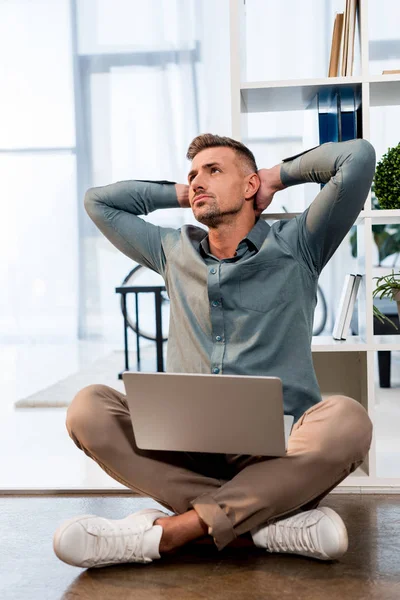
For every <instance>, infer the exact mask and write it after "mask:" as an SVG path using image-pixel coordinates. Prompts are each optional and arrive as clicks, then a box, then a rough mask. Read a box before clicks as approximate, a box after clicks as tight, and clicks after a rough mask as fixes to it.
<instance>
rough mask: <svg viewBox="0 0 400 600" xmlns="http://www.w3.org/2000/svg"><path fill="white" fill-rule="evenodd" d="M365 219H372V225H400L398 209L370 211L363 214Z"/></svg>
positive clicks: (399, 210) (399, 211)
mask: <svg viewBox="0 0 400 600" xmlns="http://www.w3.org/2000/svg"><path fill="white" fill-rule="evenodd" d="M365 216H366V217H370V218H371V219H372V224H373V225H385V224H386V223H400V209H393V210H379V209H375V210H370V211H368V213H365Z"/></svg>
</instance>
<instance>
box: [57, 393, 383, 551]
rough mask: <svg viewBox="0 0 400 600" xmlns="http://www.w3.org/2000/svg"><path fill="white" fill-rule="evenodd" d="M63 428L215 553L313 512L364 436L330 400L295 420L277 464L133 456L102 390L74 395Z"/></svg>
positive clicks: (339, 401)
mask: <svg viewBox="0 0 400 600" xmlns="http://www.w3.org/2000/svg"><path fill="white" fill-rule="evenodd" d="M67 429H68V432H69V435H70V436H71V438H72V439H73V441H74V442H75V444H76V445H77V446H78V448H80V449H81V450H83V452H85V454H87V455H88V456H90V457H91V458H92V459H93V460H95V461H96V462H97V463H98V464H99V465H100V467H101V468H102V469H104V471H106V473H108V474H109V475H110V476H111V477H113V478H114V479H116V480H117V481H119V482H120V483H122V484H124V485H125V486H127V487H128V488H130V489H132V490H134V491H135V492H137V493H139V494H140V495H142V496H148V497H151V498H153V499H154V500H156V501H157V502H159V503H160V504H161V505H163V506H164V507H166V508H167V509H168V510H170V511H172V512H174V513H176V514H182V513H184V512H186V511H188V510H192V509H194V510H195V511H196V512H197V513H198V515H199V516H200V518H201V519H202V520H203V521H204V522H205V523H206V524H207V525H208V533H209V534H210V535H211V536H212V537H213V539H214V542H215V545H216V546H217V548H218V549H219V550H222V548H224V547H225V546H226V545H227V544H229V543H230V542H231V541H232V540H234V539H235V538H236V537H237V536H239V535H242V534H244V533H246V532H248V531H250V530H251V529H253V528H254V527H256V526H257V525H260V524H262V523H268V522H272V521H273V520H276V519H277V518H279V517H283V516H284V515H285V516H286V515H289V514H290V513H294V512H296V511H298V510H308V509H311V508H313V507H316V506H318V504H319V502H320V500H321V499H322V498H323V497H324V496H326V494H328V493H329V492H330V491H331V490H332V489H333V488H334V487H336V485H337V484H338V483H339V482H340V481H342V480H343V479H345V477H347V475H349V473H351V472H352V471H354V470H355V469H356V468H357V467H358V466H359V465H360V464H361V463H362V461H363V459H364V457H365V456H366V454H367V453H368V450H369V447H370V444H371V437H372V423H371V421H370V419H369V417H368V414H367V412H366V411H365V409H364V408H363V407H362V406H361V404H359V403H358V402H357V401H355V400H353V399H352V398H349V397H347V396H331V397H329V398H327V399H326V400H323V401H321V402H319V403H318V404H316V405H315V406H313V407H312V408H310V409H309V410H307V411H306V412H305V413H304V414H303V416H302V417H301V418H300V419H299V421H297V423H296V424H295V425H294V427H293V430H292V433H291V436H290V439H289V444H288V450H287V454H286V456H285V457H282V458H265V457H263V456H250V455H233V454H211V453H201V452H192V453H188V452H173V451H159V450H140V449H139V448H137V446H136V442H135V436H134V434H133V430H132V424H131V419H130V416H129V410H128V407H127V403H126V398H125V396H124V395H123V394H121V393H120V392H118V391H116V390H114V389H112V388H110V387H108V386H105V385H90V386H87V387H85V388H83V389H82V390H81V391H80V392H78V394H77V395H76V396H75V398H74V399H73V401H72V403H71V405H70V407H69V409H68V412H67Z"/></svg>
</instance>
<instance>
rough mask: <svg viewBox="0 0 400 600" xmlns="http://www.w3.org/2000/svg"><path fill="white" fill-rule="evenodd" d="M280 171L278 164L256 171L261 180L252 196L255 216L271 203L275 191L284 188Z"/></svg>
mask: <svg viewBox="0 0 400 600" xmlns="http://www.w3.org/2000/svg"><path fill="white" fill-rule="evenodd" d="M280 171H281V165H280V164H279V165H275V167H272V168H271V169H260V170H259V171H257V174H258V176H259V178H260V182H261V185H260V187H259V189H258V192H257V194H256V195H255V198H254V210H255V213H256V216H257V217H259V216H260V215H261V213H262V212H263V211H264V210H265V209H266V208H267V207H268V206H269V205H270V204H271V202H272V200H273V197H274V195H275V193H276V192H278V191H279V190H283V189H284V187H285V186H284V185H283V184H282V181H281V176H280Z"/></svg>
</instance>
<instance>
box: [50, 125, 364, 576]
mask: <svg viewBox="0 0 400 600" xmlns="http://www.w3.org/2000/svg"><path fill="white" fill-rule="evenodd" d="M187 158H188V159H190V160H191V161H192V164H191V169H190V173H189V176H188V185H183V184H174V183H172V182H166V181H160V182H148V181H122V182H118V183H115V184H111V185H107V186H104V187H100V188H94V189H90V190H89V191H88V192H87V193H86V196H85V207H86V210H87V212H88V214H89V215H90V217H91V218H92V219H93V221H94V222H95V224H96V225H97V226H98V228H99V229H100V230H101V231H102V232H103V233H104V235H105V236H106V237H107V238H108V239H109V240H110V241H111V242H112V243H113V244H114V245H115V246H116V247H117V248H118V249H119V250H120V251H121V252H123V253H124V254H126V255H127V256H129V257H130V258H132V259H133V260H135V261H137V262H139V263H141V264H142V265H145V266H147V267H149V268H150V269H153V270H154V271H157V272H158V273H160V274H161V275H162V276H163V277H164V279H165V283H166V287H167V290H168V294H169V298H170V331H169V343H168V357H167V371H169V372H186V373H214V374H215V376H216V377H218V376H222V375H223V374H238V375H240V374H243V375H264V376H267V375H274V376H278V377H280V378H281V379H282V382H283V392H284V409H285V413H286V414H291V415H294V416H295V425H294V427H293V430H292V433H291V436H290V439H289V444H288V450H287V454H286V456H285V457H282V458H266V457H263V456H249V455H222V454H207V453H187V452H161V451H145V450H140V449H138V448H137V446H136V443H135V438H134V434H133V431H132V425H131V421H130V416H129V411H128V408H127V404H126V400H125V396H124V395H123V394H121V393H119V392H117V391H116V390H113V389H112V388H110V387H107V386H103V385H91V386H88V387H86V388H84V389H83V390H81V391H80V392H79V393H78V394H77V395H76V397H75V398H74V400H73V402H72V404H71V406H70V408H69V410H68V415H67V428H68V431H69V434H70V436H71V438H72V439H73V440H74V442H75V443H76V445H77V446H78V447H79V448H80V449H82V450H83V451H84V452H85V453H86V454H87V455H88V456H90V457H91V458H93V459H94V460H95V461H96V462H97V463H98V464H99V465H100V466H101V467H102V468H103V469H104V470H105V471H106V472H107V473H109V475H111V477H113V478H114V479H116V480H117V481H120V482H121V483H123V484H124V485H126V486H127V487H129V488H131V489H133V490H135V491H137V492H139V493H141V494H142V495H145V496H149V497H151V498H153V499H154V500H156V501H157V502H159V503H160V504H161V505H163V506H165V507H166V508H167V509H169V510H170V511H171V512H172V513H175V514H173V515H172V516H169V515H168V514H167V513H164V512H163V511H159V510H152V509H147V510H144V511H139V512H137V513H134V514H133V515H130V516H128V517H126V518H125V519H122V520H115V521H113V520H109V519H103V518H100V517H96V516H94V515H84V516H80V517H76V518H73V519H71V520H69V521H67V522H66V523H64V524H62V525H61V526H60V527H59V529H58V530H57V531H56V533H55V535H54V550H55V552H56V554H57V556H58V557H59V558H60V559H62V560H64V561H65V562H67V563H69V564H72V565H77V566H81V567H91V566H96V567H99V566H104V565H108V564H115V563H119V562H146V563H148V562H152V561H153V560H154V559H158V558H161V557H162V556H163V554H165V553H169V552H175V551H176V550H177V548H180V547H181V546H183V545H184V544H187V543H188V542H190V541H193V540H196V539H198V538H202V537H205V536H211V538H212V540H213V541H214V543H215V545H216V546H217V548H218V549H219V550H221V549H222V548H224V547H225V546H227V545H228V544H230V543H232V542H233V541H234V540H235V539H236V538H238V537H239V536H242V538H247V539H248V541H249V542H250V543H254V544H255V545H256V546H259V547H261V548H265V549H266V550H267V551H269V552H288V553H297V554H302V555H305V556H310V557H314V558H317V559H320V560H331V559H336V558H339V557H340V556H342V555H343V553H344V552H346V550H347V545H348V541H347V532H346V527H345V525H344V523H343V521H342V519H341V518H340V516H339V515H337V514H336V513H335V512H334V511H333V510H331V509H329V508H320V507H319V502H320V501H321V499H322V498H323V497H324V496H326V495H327V494H328V493H329V492H330V491H331V490H332V489H333V488H334V487H336V485H337V484H338V483H339V482H340V481H342V480H343V479H344V478H345V477H347V475H348V474H349V473H351V472H352V471H354V470H355V469H356V468H357V467H358V466H359V465H360V464H361V463H362V461H363V459H364V457H365V456H366V454H367V452H368V450H369V447H370V443H371V435H372V424H371V421H370V419H369V417H368V415H367V413H366V411H365V410H364V408H363V407H362V406H361V405H360V404H359V403H358V402H356V401H355V400H354V399H352V398H349V397H347V396H339V395H338V396H331V397H329V398H327V399H325V400H323V401H322V400H321V395H320V390H319V387H318V383H317V379H316V376H315V372H314V368H313V362H312V354H311V339H312V326H313V315H314V309H315V304H316V288H317V281H318V277H319V275H320V273H321V270H322V269H323V268H324V266H325V265H326V263H327V262H328V260H329V259H330V258H331V256H332V255H333V253H334V252H335V250H336V249H337V247H338V246H339V244H340V242H341V241H342V240H343V238H344V237H345V235H346V233H347V232H348V231H349V229H350V228H351V226H352V225H353V223H354V221H355V220H356V218H357V215H358V214H359V212H360V210H361V209H362V208H363V205H364V202H365V199H366V197H367V194H368V191H369V189H370V185H371V182H372V178H373V174H374V169H375V151H374V149H373V147H372V146H371V144H370V143H369V142H367V141H365V140H360V139H359V140H351V141H348V142H340V143H328V144H323V145H322V146H319V147H317V148H313V149H311V150H309V151H306V152H303V153H302V154H300V155H297V156H294V157H290V158H287V159H285V160H284V161H283V162H282V163H281V164H278V165H276V166H275V167H273V168H271V169H261V170H257V166H256V162H255V159H254V156H253V154H252V153H251V152H250V150H249V149H248V148H246V147H245V146H244V145H242V144H241V143H239V142H237V141H235V140H232V139H230V138H226V137H219V136H215V135H211V134H204V135H200V136H198V137H196V138H195V139H194V140H193V141H192V143H191V144H190V146H189V149H188V153H187ZM308 181H313V182H317V183H324V184H325V186H324V187H323V189H322V190H321V191H320V192H319V194H318V195H317V197H316V198H315V200H314V201H313V202H312V204H311V205H310V207H309V208H307V209H306V210H305V211H304V212H303V213H302V214H301V215H300V216H298V217H296V218H295V219H289V220H281V221H277V222H275V223H274V224H273V225H272V226H270V225H268V224H267V223H266V222H265V221H264V220H262V219H260V218H259V217H260V214H261V213H262V211H263V210H264V209H265V208H266V207H267V206H268V205H269V204H270V203H271V201H272V198H273V196H274V194H275V193H276V192H277V191H279V190H281V189H284V188H285V187H288V186H291V185H296V184H301V183H306V182H308ZM178 206H181V207H191V208H192V210H193V214H194V216H195V218H196V219H197V220H198V221H199V222H200V223H203V224H205V225H207V226H208V233H207V231H206V230H205V229H203V228H200V227H195V226H193V225H185V226H183V227H182V228H180V229H172V228H164V227H157V226H155V225H153V224H150V223H148V222H145V221H144V220H143V219H141V218H140V216H139V215H145V214H148V213H149V212H151V211H153V210H156V209H161V208H172V207H178ZM227 419H229V415H227ZM211 538H209V539H210V541H212V540H211Z"/></svg>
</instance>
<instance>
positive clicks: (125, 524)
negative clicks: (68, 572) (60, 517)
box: [53, 508, 169, 568]
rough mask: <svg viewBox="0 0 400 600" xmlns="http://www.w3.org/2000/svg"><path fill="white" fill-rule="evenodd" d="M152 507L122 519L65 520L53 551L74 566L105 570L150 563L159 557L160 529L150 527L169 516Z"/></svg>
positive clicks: (80, 518) (92, 516)
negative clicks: (130, 563) (113, 566)
mask: <svg viewBox="0 0 400 600" xmlns="http://www.w3.org/2000/svg"><path fill="white" fill-rule="evenodd" d="M168 516H169V515H168V514H167V513H164V512H162V511H160V510H157V509H154V508H146V509H144V510H140V511H139V512H136V513H134V514H132V515H129V516H128V517H126V518H125V519H120V520H111V519H104V518H103V517H96V516H95V515H81V516H80V517H75V518H73V519H69V520H68V521H65V523H63V524H62V525H61V526H60V527H59V528H58V529H57V531H56V532H55V534H54V537H53V548H54V552H55V553H56V555H57V556H58V558H59V559H60V560H62V561H64V562H66V563H68V564H69V565H73V566H75V567H86V568H90V567H106V566H109V565H114V564H118V563H127V562H136V563H150V562H153V559H155V558H160V553H159V547H160V540H161V536H162V532H163V529H162V527H161V525H153V523H154V521H155V520H156V519H159V518H160V517H168Z"/></svg>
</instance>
